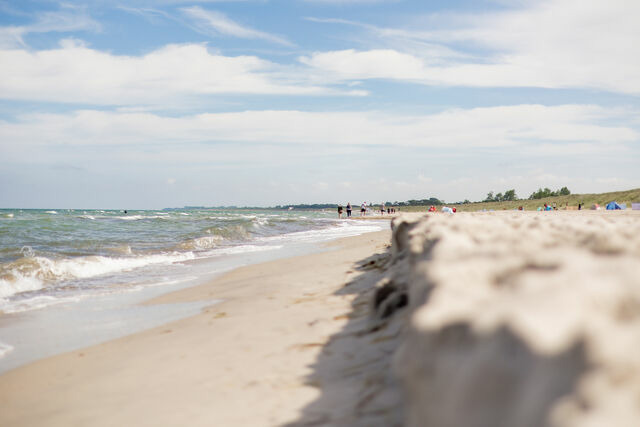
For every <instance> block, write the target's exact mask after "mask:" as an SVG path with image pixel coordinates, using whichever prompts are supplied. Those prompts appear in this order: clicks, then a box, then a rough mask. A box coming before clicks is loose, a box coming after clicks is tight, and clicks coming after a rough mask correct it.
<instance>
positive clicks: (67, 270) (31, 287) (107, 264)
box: [0, 252, 195, 298]
mask: <svg viewBox="0 0 640 427" xmlns="http://www.w3.org/2000/svg"><path fill="white" fill-rule="evenodd" d="M194 258H195V256H194V254H193V253H191V252H183V253H179V252H174V253H168V254H153V255H145V256H136V257H127V258H124V257H119V258H115V257H113V258H112V257H105V256H84V257H78V258H65V259H59V260H52V259H49V258H46V257H38V256H36V257H27V258H20V259H18V260H16V261H13V262H10V263H8V264H5V265H2V266H0V298H6V297H9V296H11V295H15V294H18V293H22V292H28V291H36V290H38V289H42V288H43V287H44V286H45V285H46V284H47V283H55V282H60V281H64V280H72V279H86V278H90V277H96V276H101V275H104V274H110V273H117V272H121V271H128V270H133V269H136V268H140V267H145V266H148V265H152V264H172V263H175V262H181V261H187V260H191V259H194Z"/></svg>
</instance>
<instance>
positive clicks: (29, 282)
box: [0, 272, 44, 301]
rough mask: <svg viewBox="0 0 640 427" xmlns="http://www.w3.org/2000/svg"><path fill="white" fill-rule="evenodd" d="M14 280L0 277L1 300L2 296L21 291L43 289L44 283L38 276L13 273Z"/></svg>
mask: <svg viewBox="0 0 640 427" xmlns="http://www.w3.org/2000/svg"><path fill="white" fill-rule="evenodd" d="M13 277H14V280H7V279H0V301H2V298H6V297H9V296H11V295H15V294H19V293H21V292H29V291H37V290H38V289H42V287H43V286H44V283H43V281H42V280H40V279H38V278H37V277H33V276H28V275H24V274H20V273H17V272H16V273H13Z"/></svg>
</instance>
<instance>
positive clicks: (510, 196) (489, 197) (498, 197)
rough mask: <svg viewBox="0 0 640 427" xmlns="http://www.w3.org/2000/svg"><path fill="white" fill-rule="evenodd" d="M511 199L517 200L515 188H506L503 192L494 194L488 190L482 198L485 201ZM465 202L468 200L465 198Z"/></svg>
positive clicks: (508, 200)
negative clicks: (485, 196)
mask: <svg viewBox="0 0 640 427" xmlns="http://www.w3.org/2000/svg"><path fill="white" fill-rule="evenodd" d="M513 200H518V196H517V195H516V190H507V191H505V192H504V194H502V193H498V194H496V195H495V196H494V195H493V191H489V194H487V198H486V199H484V201H485V202H510V201H513ZM465 202H467V203H468V200H465Z"/></svg>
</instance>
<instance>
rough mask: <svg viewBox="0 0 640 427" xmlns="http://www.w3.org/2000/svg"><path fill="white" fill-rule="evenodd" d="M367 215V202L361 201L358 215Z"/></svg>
mask: <svg viewBox="0 0 640 427" xmlns="http://www.w3.org/2000/svg"><path fill="white" fill-rule="evenodd" d="M366 215H367V202H362V204H361V205H360V216H366Z"/></svg>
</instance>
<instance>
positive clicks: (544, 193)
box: [529, 187, 571, 200]
mask: <svg viewBox="0 0 640 427" xmlns="http://www.w3.org/2000/svg"><path fill="white" fill-rule="evenodd" d="M569 194H571V191H569V189H568V188H567V187H562V188H561V189H559V190H558V191H551V190H550V189H548V188H546V187H545V188H544V190H543V189H542V188H538V191H535V192H533V193H531V195H530V196H529V200H540V199H544V198H545V197H555V196H568V195H569Z"/></svg>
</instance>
